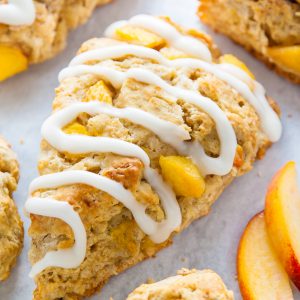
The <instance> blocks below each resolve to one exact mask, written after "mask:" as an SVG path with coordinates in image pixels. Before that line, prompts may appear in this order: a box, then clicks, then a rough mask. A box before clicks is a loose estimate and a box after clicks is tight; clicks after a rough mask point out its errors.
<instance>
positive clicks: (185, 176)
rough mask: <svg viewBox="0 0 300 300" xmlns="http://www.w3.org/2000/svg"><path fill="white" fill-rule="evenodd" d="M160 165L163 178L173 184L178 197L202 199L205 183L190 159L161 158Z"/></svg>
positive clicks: (180, 157) (177, 157)
mask: <svg viewBox="0 0 300 300" xmlns="http://www.w3.org/2000/svg"><path fill="white" fill-rule="evenodd" d="M159 164H160V167H161V172H162V176H163V178H164V179H165V180H166V181H167V182H168V183H169V184H171V186H172V187H173V189H174V191H175V194H176V195H177V196H185V197H200V196H201V195H202V194H203V193H204V190H205V181H204V179H203V177H202V175H201V174H200V172H199V170H198V168H197V166H195V164H194V163H193V162H192V161H191V160H190V159H189V158H187V157H182V156H161V157H160V159H159Z"/></svg>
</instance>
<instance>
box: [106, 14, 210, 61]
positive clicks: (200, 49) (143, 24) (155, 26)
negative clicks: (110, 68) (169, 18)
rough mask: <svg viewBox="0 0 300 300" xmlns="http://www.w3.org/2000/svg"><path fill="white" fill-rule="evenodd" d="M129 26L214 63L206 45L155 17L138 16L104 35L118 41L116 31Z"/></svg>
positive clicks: (113, 25)
mask: <svg viewBox="0 0 300 300" xmlns="http://www.w3.org/2000/svg"><path fill="white" fill-rule="evenodd" d="M127 24H128V25H133V26H138V27H140V28H143V29H146V30H149V31H151V32H153V33H155V34H157V35H159V36H161V37H162V38H163V39H165V40H166V41H167V42H168V44H170V45H171V46H172V47H174V48H176V49H178V50H181V51H183V52H185V53H187V54H189V55H190V56H193V57H197V58H201V59H203V60H205V61H212V56H211V53H210V50H209V48H208V47H207V45H206V44H205V43H203V42H201V41H200V40H197V39H195V38H193V37H190V36H187V35H183V34H181V33H180V32H179V31H178V30H177V29H176V28H175V27H173V26H172V25H171V24H169V23H168V22H166V21H164V20H162V19H159V18H157V17H153V16H148V15H137V16H135V17H133V18H131V19H130V20H129V21H118V22H116V23H113V24H112V25H110V26H109V27H108V28H107V29H106V31H105V33H104V35H105V36H107V37H110V38H115V39H116V38H117V37H116V35H115V30H116V29H117V28H120V27H122V26H125V25H127Z"/></svg>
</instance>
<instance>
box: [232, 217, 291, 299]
mask: <svg viewBox="0 0 300 300" xmlns="http://www.w3.org/2000/svg"><path fill="white" fill-rule="evenodd" d="M237 271H238V281H239V285H240V289H241V294H242V297H243V299H244V300H275V299H276V300H293V299H294V298H293V293H292V289H291V287H290V284H289V279H288V275H287V273H286V272H285V271H284V268H283V266H282V265H281V263H280V261H279V259H278V257H277V255H276V253H275V251H274V250H273V248H272V246H271V242H270V241H269V238H268V233H267V229H266V224H265V218H264V213H263V212H261V213H259V214H257V215H256V216H254V217H253V218H252V219H251V220H250V222H249V223H248V225H247V227H246V229H245V231H244V233H243V236H242V238H241V240H240V244H239V249H238V256H237Z"/></svg>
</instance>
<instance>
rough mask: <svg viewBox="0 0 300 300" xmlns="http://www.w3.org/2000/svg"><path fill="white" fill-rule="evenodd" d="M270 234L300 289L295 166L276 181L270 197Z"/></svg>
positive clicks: (299, 209) (267, 208)
mask: <svg viewBox="0 0 300 300" xmlns="http://www.w3.org/2000/svg"><path fill="white" fill-rule="evenodd" d="M265 215H266V224H267V230H268V233H269V236H270V239H271V241H272V244H273V246H274V249H275V251H276V252H277V254H278V256H279V258H280V260H281V262H282V263H283V265H284V267H285V270H286V271H287V273H288V274H289V276H290V278H291V279H292V281H293V282H294V283H295V285H296V286H297V287H298V288H300V193H299V190H298V186H297V173H296V166H295V163H294V162H289V163H287V164H286V165H285V166H284V167H283V168H282V169H281V170H279V171H278V173H277V174H276V175H275V177H274V178H273V180H272V182H271V184H270V186H269V188H268V192H267V196H266V206H265Z"/></svg>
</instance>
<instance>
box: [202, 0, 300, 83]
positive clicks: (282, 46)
mask: <svg viewBox="0 0 300 300" xmlns="http://www.w3.org/2000/svg"><path fill="white" fill-rule="evenodd" d="M199 16H200V18H201V20H202V21H203V22H204V23H206V24H208V25H209V26H211V27H212V28H213V29H214V30H216V31H218V32H221V33H223V34H225V35H227V36H228V37H230V38H231V39H233V40H234V41H235V42H237V43H239V44H241V45H242V46H244V47H245V48H246V49H247V50H249V51H250V52H251V53H253V54H254V55H255V56H257V57H258V58H260V59H261V60H263V61H264V62H265V63H266V64H267V65H269V66H270V67H272V68H274V69H275V70H276V71H277V72H278V73H280V74H282V75H284V76H285V77H287V78H288V79H290V80H291V81H293V82H295V83H300V1H299V0H295V1H291V0H259V1H254V0H244V1H241V0H201V2H200V6H199Z"/></svg>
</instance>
